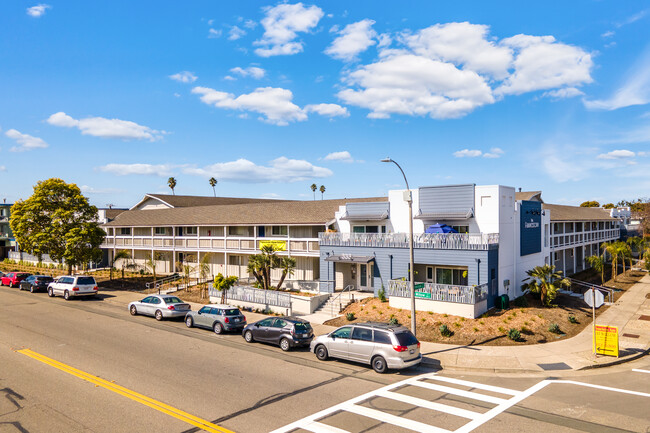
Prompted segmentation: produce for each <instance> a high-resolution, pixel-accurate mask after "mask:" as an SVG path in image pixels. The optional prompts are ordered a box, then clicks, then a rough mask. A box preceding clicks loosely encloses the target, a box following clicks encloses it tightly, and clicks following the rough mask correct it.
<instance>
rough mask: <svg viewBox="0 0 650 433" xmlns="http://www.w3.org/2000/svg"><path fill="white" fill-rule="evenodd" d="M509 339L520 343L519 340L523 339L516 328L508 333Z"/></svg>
mask: <svg viewBox="0 0 650 433" xmlns="http://www.w3.org/2000/svg"><path fill="white" fill-rule="evenodd" d="M508 338H509V339H511V340H512V341H519V339H520V338H521V332H519V331H518V330H517V329H515V328H512V329H510V330H509V331H508Z"/></svg>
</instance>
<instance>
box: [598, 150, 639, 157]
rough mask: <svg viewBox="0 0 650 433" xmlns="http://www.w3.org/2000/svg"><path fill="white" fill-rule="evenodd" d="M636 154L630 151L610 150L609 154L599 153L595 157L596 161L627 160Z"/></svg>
mask: <svg viewBox="0 0 650 433" xmlns="http://www.w3.org/2000/svg"><path fill="white" fill-rule="evenodd" d="M635 156H636V154H635V153H634V152H632V151H631V150H625V149H620V150H612V151H611V152H607V153H601V154H600V155H598V156H597V158H598V159H629V158H634V157H635Z"/></svg>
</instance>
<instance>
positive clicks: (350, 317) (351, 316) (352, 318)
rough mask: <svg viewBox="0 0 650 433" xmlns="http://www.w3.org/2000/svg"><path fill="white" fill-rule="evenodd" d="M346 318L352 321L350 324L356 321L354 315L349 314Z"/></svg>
mask: <svg viewBox="0 0 650 433" xmlns="http://www.w3.org/2000/svg"><path fill="white" fill-rule="evenodd" d="M345 318H346V319H348V321H350V322H351V321H353V320H354V319H355V317H354V313H347V314H346V315H345Z"/></svg>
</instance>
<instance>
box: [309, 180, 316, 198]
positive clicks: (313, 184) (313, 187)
mask: <svg viewBox="0 0 650 433" xmlns="http://www.w3.org/2000/svg"><path fill="white" fill-rule="evenodd" d="M310 188H311V192H313V193H314V200H316V190H317V189H318V187H317V186H316V184H315V183H312V184H311V186H310Z"/></svg>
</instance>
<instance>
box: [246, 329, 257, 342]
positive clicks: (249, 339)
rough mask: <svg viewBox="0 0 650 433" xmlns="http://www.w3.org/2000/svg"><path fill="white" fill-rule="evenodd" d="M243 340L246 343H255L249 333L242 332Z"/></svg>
mask: <svg viewBox="0 0 650 433" xmlns="http://www.w3.org/2000/svg"><path fill="white" fill-rule="evenodd" d="M244 340H246V342H247V343H252V342H253V341H255V339H254V338H253V333H252V332H251V331H246V332H244Z"/></svg>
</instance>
